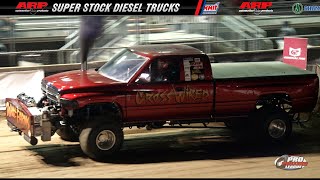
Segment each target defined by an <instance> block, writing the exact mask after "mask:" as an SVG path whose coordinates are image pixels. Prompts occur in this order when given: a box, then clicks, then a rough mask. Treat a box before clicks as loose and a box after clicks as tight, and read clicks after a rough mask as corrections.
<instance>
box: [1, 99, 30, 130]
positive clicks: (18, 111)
mask: <svg viewBox="0 0 320 180" xmlns="http://www.w3.org/2000/svg"><path fill="white" fill-rule="evenodd" d="M6 117H7V118H8V119H11V120H13V121H15V125H17V126H18V127H20V128H22V129H21V130H22V131H23V130H29V129H30V122H31V117H30V116H28V115H27V113H26V112H24V111H23V110H22V108H19V107H17V106H15V105H13V104H12V103H11V102H6Z"/></svg>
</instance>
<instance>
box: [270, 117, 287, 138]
mask: <svg viewBox="0 0 320 180" xmlns="http://www.w3.org/2000/svg"><path fill="white" fill-rule="evenodd" d="M286 130H287V126H286V124H285V122H284V121H282V120H281V119H275V120H272V121H271V122H270V124H269V127H268V132H269V135H270V136H271V137H272V138H274V139H278V138H281V137H282V136H284V134H285V133H286Z"/></svg>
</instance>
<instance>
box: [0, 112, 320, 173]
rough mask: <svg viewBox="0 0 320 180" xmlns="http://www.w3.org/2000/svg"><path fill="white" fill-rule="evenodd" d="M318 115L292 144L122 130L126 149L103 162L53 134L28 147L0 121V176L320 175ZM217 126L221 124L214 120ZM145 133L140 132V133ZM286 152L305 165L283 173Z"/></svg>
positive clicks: (209, 132) (222, 134)
mask: <svg viewBox="0 0 320 180" xmlns="http://www.w3.org/2000/svg"><path fill="white" fill-rule="evenodd" d="M319 120H320V117H318V116H317V117H314V119H313V121H311V122H310V123H308V124H307V126H308V128H305V129H303V128H301V127H299V126H297V125H295V126H294V127H295V128H294V134H293V137H292V139H291V141H290V142H288V144H286V145H282V146H281V145H280V146H262V145H257V144H252V143H248V142H243V141H239V140H235V139H234V138H233V137H232V133H231V132H230V131H229V130H228V129H226V128H216V129H162V130H155V131H150V132H145V131H143V130H142V131H141V133H137V132H136V133H133V134H132V133H130V132H131V131H133V130H131V131H127V130H126V131H125V134H126V135H125V143H124V147H123V149H122V150H121V152H120V153H119V155H116V156H114V157H113V158H111V159H109V160H108V161H107V162H96V161H93V160H91V159H89V158H87V157H86V156H85V155H84V154H83V153H82V151H81V149H80V147H79V144H78V143H70V142H64V141H62V140H60V138H59V137H58V136H57V135H54V137H53V141H51V142H41V141H40V142H39V144H38V145H37V146H31V145H29V144H28V143H27V142H25V141H24V139H23V138H22V137H21V136H18V135H17V133H14V132H10V131H9V128H8V127H7V125H6V121H5V120H4V118H3V117H1V120H0V144H1V145H0V177H22V178H27V177H44V178H51V177H58V178H63V177H73V178H76V177H88V178H94V177H104V178H137V177H138V178H139V177H141V178H142V177H146V178H160V177H163V178H173V177H174V178H175V177H181V178H188V177H195V178H201V177H207V178H216V177H228V178H240V177H249V178H251V177H256V178H262V177H279V178H298V177H300V178H307V177H318V178H319V177H320V173H319V169H320V136H319V135H320V131H319V130H318V129H319V128H320V125H319V124H320V123H319V122H318V121H319ZM213 125H214V126H221V124H213ZM142 132H144V133H142ZM284 154H291V155H292V154H298V155H302V156H303V157H304V158H305V159H306V160H307V161H308V163H309V164H308V166H306V167H305V168H303V169H300V170H294V171H286V170H281V169H278V168H276V167H275V165H274V161H275V159H276V158H278V157H279V156H281V155H284Z"/></svg>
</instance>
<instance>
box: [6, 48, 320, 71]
mask: <svg viewBox="0 0 320 180" xmlns="http://www.w3.org/2000/svg"><path fill="white" fill-rule="evenodd" d="M121 48H125V47H108V48H95V49H100V50H102V49H121ZM74 50H78V49H73V50H72V49H65V51H74ZM319 50H320V46H316V47H309V48H308V59H310V58H313V59H314V58H319V59H320V51H319ZM29 52H39V51H29ZM46 52H58V50H47V51H46ZM12 53H16V54H21V52H12ZM1 54H5V53H0V55H1ZM281 55H282V49H272V50H259V51H243V52H227V53H209V54H208V56H209V57H210V58H211V59H213V60H214V62H230V61H238V62H239V61H241V62H249V61H263V60H264V59H265V58H266V57H268V58H269V60H271V61H272V60H273V61H275V60H276V57H279V56H281ZM259 59H260V60H259ZM105 62H106V61H93V62H88V66H89V68H96V67H99V66H101V65H103V64H104V63H105ZM308 66H310V67H313V66H315V65H314V64H311V65H310V64H309V65H308ZM35 69H43V70H44V71H45V72H46V73H54V72H62V71H67V70H74V69H80V63H73V64H52V65H40V66H33V67H2V68H0V72H10V71H27V70H35Z"/></svg>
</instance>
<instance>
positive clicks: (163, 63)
mask: <svg viewBox="0 0 320 180" xmlns="http://www.w3.org/2000/svg"><path fill="white" fill-rule="evenodd" d="M178 81H180V61H178V59H165V58H159V59H156V60H155V61H153V63H152V64H151V82H178Z"/></svg>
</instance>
